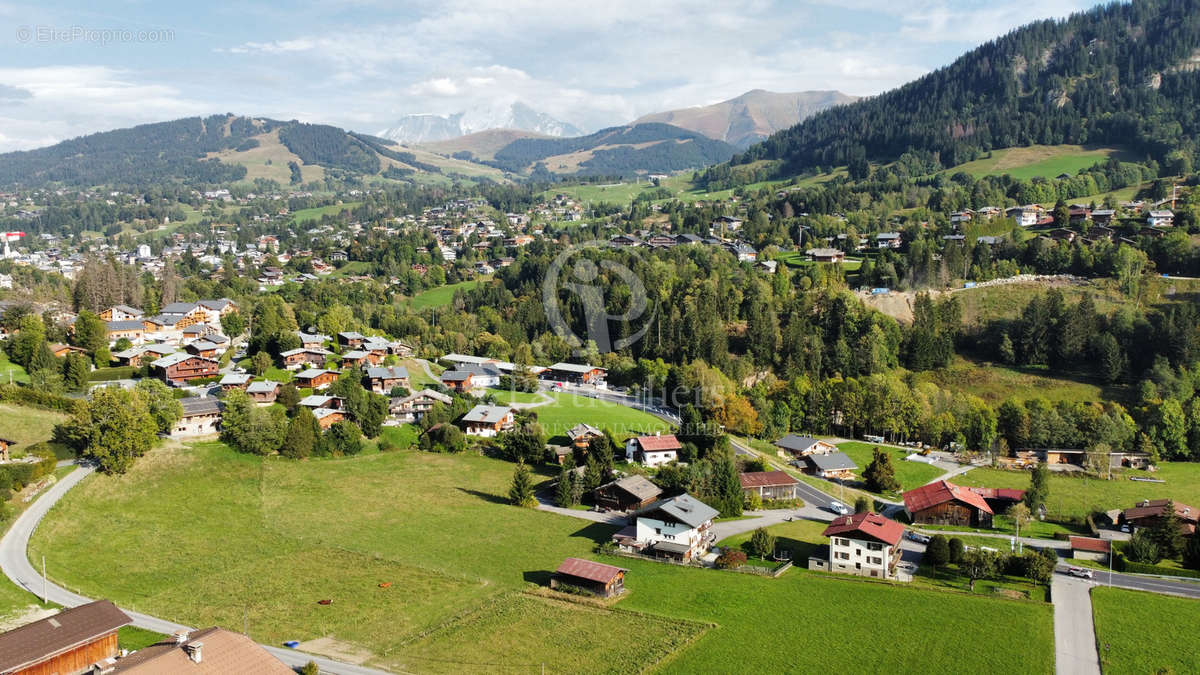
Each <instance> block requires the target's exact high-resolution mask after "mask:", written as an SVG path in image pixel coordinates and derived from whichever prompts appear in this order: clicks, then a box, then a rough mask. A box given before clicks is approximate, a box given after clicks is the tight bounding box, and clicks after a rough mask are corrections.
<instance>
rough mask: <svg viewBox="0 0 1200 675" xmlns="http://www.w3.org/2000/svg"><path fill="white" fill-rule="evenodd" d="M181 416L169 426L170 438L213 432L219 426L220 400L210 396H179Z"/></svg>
mask: <svg viewBox="0 0 1200 675" xmlns="http://www.w3.org/2000/svg"><path fill="white" fill-rule="evenodd" d="M179 405H180V406H182V407H183V416H181V417H180V418H179V421H178V422H176V423H175V426H174V427H172V428H171V433H170V434H169V435H170V436H171V438H183V437H187V436H203V435H205V434H215V433H217V431H218V430H219V429H220V426H221V402H220V401H218V400H217V399H215V398H213V397H211V396H205V397H202V398H195V397H193V398H181V399H179Z"/></svg>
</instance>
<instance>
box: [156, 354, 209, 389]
mask: <svg viewBox="0 0 1200 675" xmlns="http://www.w3.org/2000/svg"><path fill="white" fill-rule="evenodd" d="M150 365H151V366H152V367H153V368H154V371H155V372H156V373H158V375H159V376H160V377H162V378H163V380H164V381H165V382H166V383H167V384H173V385H176V386H178V385H181V384H183V383H185V382H187V381H189V380H196V379H200V378H204V377H213V376H214V375H216V374H217V372H218V370H219V369H220V364H219V363H217V360H216V359H209V358H205V357H203V356H195V355H193V354H188V353H186V352H179V353H177V354H171V355H169V356H164V357H162V358H161V359H158V360H157V361H155V362H154V363H152V364H150Z"/></svg>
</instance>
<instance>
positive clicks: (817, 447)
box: [775, 434, 837, 457]
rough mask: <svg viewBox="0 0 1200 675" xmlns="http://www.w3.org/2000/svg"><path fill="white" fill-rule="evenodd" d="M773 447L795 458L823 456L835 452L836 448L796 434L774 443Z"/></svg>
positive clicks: (830, 444)
mask: <svg viewBox="0 0 1200 675" xmlns="http://www.w3.org/2000/svg"><path fill="white" fill-rule="evenodd" d="M775 447H777V448H780V449H782V450H784V451H786V452H788V453H790V454H792V455H796V456H797V457H802V456H804V455H812V454H822V455H824V454H828V453H831V452H836V451H837V446H835V445H833V444H832V443H827V442H825V441H822V440H819V439H816V438H812V437H811V436H797V435H796V434H788V435H787V436H784V437H783V438H781V439H779V440H777V441H775Z"/></svg>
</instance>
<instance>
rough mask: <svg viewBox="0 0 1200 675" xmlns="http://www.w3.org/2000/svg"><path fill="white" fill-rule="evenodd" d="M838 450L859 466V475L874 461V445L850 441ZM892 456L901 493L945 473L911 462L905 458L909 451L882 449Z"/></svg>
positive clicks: (920, 463) (933, 467)
mask: <svg viewBox="0 0 1200 675" xmlns="http://www.w3.org/2000/svg"><path fill="white" fill-rule="evenodd" d="M837 447H838V450H841V451H842V452H844V453H846V454H847V455H848V456H849V457H850V459H852V460H854V463H855V464H857V465H858V472H857V473H858V474H859V475H860V476H861V475H862V472H863V471H864V470H866V468H867V465H868V464H870V463H871V461H872V460H873V459H874V457H875V455H874V452H873V451H874V449H875V447H876V446H875V444H874V443H862V442H859V441H850V442H848V443H841V444H839V445H838V446H837ZM881 449H882V450H884V451H885V452H887V453H889V454H890V455H891V456H892V466H893V467H895V469H896V480H898V481H900V489H901V491H905V490H911V489H913V488H919V487H921V486H922V485H924V484H926V483H928V482H929V481H931V480H933V479H934V478H937V477H938V476H940V475H942V474H943V473H945V471H942V470H941V469H939V468H938V467H936V466H930V465H929V464H924V463H922V462H909V461H906V460H905V459H904V458H905V457H907V456H908V455H909V452H908V451H905V450H896V449H894V448H888V447H886V446H884V447H882V448H881Z"/></svg>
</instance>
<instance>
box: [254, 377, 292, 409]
mask: <svg viewBox="0 0 1200 675" xmlns="http://www.w3.org/2000/svg"><path fill="white" fill-rule="evenodd" d="M282 388H283V384H282V383H280V382H272V381H270V380H264V381H262V382H251V383H250V386H248V387H246V393H247V394H249V395H250V398H251V399H252V400H253V401H254V402H255V403H257V404H259V405H270V404H272V403H274V402H275V399H276V398H277V397H278V396H279V390H280V389H282Z"/></svg>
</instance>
